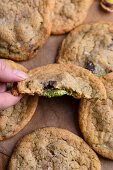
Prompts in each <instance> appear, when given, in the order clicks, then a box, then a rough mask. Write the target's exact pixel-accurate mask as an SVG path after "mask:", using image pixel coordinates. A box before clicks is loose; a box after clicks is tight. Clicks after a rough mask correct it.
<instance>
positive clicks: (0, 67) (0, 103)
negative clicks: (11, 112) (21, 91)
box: [0, 60, 27, 109]
mask: <svg viewBox="0 0 113 170" xmlns="http://www.w3.org/2000/svg"><path fill="white" fill-rule="evenodd" d="M26 78H27V74H26V73H24V72H23V71H20V70H16V69H12V68H11V67H10V66H9V65H8V64H6V63H5V62H4V61H3V60H0V109H6V108H8V107H10V106H12V105H15V104H16V103H17V102H18V101H19V100H20V99H21V98H22V96H13V95H12V94H11V92H10V91H6V89H7V86H6V83H8V82H17V81H22V80H24V79H26Z"/></svg>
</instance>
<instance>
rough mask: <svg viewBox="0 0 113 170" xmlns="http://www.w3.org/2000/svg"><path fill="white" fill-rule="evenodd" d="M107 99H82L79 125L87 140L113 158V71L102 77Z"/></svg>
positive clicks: (102, 153)
mask: <svg viewBox="0 0 113 170" xmlns="http://www.w3.org/2000/svg"><path fill="white" fill-rule="evenodd" d="M102 81H103V83H104V85H105V88H106V91H107V100H103V101H100V100H97V101H94V100H92V101H88V100H86V99H82V100H81V102H80V107H79V125H80V129H81V131H82V133H83V136H84V139H85V140H86V142H87V143H88V144H89V145H90V146H91V147H92V148H93V149H94V150H95V151H96V152H97V153H99V154H100V155H102V156H103V157H106V158H109V159H113V72H112V73H109V74H106V75H105V76H103V77H102Z"/></svg>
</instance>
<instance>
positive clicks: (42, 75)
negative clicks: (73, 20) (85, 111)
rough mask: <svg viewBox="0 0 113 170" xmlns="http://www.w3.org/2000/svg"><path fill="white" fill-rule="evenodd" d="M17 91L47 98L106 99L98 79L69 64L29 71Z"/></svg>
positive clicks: (104, 91)
mask: <svg viewBox="0 0 113 170" xmlns="http://www.w3.org/2000/svg"><path fill="white" fill-rule="evenodd" d="M17 89H18V91H19V92H20V93H26V94H30V95H33V94H38V95H41V96H48V97H54V96H62V95H65V94H67V95H70V96H73V97H75V98H81V97H85V98H88V99H90V98H100V99H103V98H106V90H105V87H104V85H103V83H102V82H101V81H100V79H99V78H98V77H96V76H95V75H93V74H92V73H91V72H90V71H88V70H86V69H84V68H82V67H78V66H75V65H70V64H69V65H68V64H49V65H46V66H41V67H38V68H35V69H33V70H30V71H29V73H28V78H27V79H26V80H24V81H21V82H18V84H17ZM13 94H14V93H13Z"/></svg>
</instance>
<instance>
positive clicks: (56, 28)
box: [52, 0, 93, 34]
mask: <svg viewBox="0 0 113 170" xmlns="http://www.w3.org/2000/svg"><path fill="white" fill-rule="evenodd" d="M92 3H93V0H79V1H78V0H73V1H70V0H65V1H64V0H56V4H55V9H54V12H53V13H52V19H53V26H52V34H64V33H66V32H69V31H71V30H72V29H73V28H75V27H76V26H78V25H80V24H81V23H82V22H83V21H84V20H85V18H86V16H87V13H88V9H89V8H90V6H91V5H92Z"/></svg>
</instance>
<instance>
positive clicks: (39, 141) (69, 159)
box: [8, 127, 101, 170]
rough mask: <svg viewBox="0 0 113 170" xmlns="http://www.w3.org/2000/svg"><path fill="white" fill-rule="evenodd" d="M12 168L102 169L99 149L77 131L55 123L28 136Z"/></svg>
mask: <svg viewBox="0 0 113 170" xmlns="http://www.w3.org/2000/svg"><path fill="white" fill-rule="evenodd" d="M8 169H9V170H15V169H22V170H23V169H24V170H28V169H33V170H35V169H37V170H39V169H43V170H46V169H49V170H60V169H61V170H74V169H78V170H93V169H95V170H100V169H101V165H100V161H99V159H98V157H97V155H96V154H95V152H94V151H93V150H92V149H91V148H90V147H89V146H88V145H87V144H86V143H85V142H84V141H83V139H81V138H80V137H78V136H76V135H75V134H73V133H71V132H69V131H67V130H64V129H59V128H55V127H46V128H42V129H38V130H36V131H34V132H32V133H30V134H28V135H26V136H24V137H23V138H22V139H21V140H20V141H19V143H18V144H17V146H16V148H15V150H14V153H13V154H12V156H11V160H10V163H9V168H8Z"/></svg>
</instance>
